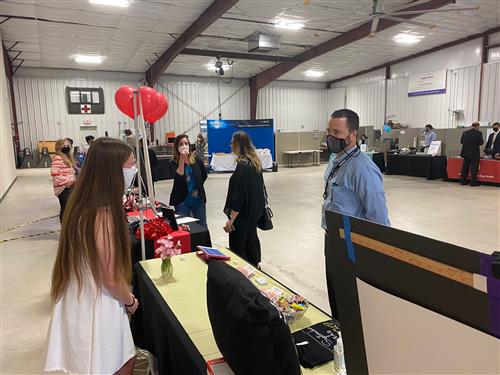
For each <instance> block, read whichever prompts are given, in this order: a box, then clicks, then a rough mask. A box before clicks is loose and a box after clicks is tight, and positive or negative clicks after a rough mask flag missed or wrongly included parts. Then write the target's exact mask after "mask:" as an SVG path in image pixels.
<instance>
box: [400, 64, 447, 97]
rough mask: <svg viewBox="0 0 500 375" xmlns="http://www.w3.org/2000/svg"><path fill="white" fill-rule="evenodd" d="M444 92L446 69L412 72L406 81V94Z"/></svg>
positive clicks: (416, 94)
mask: <svg viewBox="0 0 500 375" xmlns="http://www.w3.org/2000/svg"><path fill="white" fill-rule="evenodd" d="M445 93H446V69H443V70H438V71H436V72H430V73H423V74H412V75H410V77H409V81H408V96H420V95H433V94H445Z"/></svg>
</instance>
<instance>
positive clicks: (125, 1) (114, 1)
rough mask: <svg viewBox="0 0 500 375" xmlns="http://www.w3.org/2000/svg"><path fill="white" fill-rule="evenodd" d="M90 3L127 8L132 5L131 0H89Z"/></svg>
mask: <svg viewBox="0 0 500 375" xmlns="http://www.w3.org/2000/svg"><path fill="white" fill-rule="evenodd" d="M89 3H90V4H96V5H109V6H113V7H122V8H126V7H128V6H129V5H130V2H129V0H89Z"/></svg>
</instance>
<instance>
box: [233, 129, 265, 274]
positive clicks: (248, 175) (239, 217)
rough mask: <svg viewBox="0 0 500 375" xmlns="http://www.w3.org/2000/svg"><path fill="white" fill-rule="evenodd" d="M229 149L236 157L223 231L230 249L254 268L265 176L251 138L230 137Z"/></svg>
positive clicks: (238, 134)
mask: <svg viewBox="0 0 500 375" xmlns="http://www.w3.org/2000/svg"><path fill="white" fill-rule="evenodd" d="M231 149H232V151H233V153H234V154H235V155H236V161H237V164H236V169H235V171H234V173H233V174H232V176H231V178H230V179H229V187H228V191H227V197H226V204H225V206H224V213H225V214H226V215H227V217H228V220H227V222H226V225H225V226H224V231H225V232H226V233H229V248H230V249H231V250H232V251H234V252H235V253H236V254H238V255H239V256H241V257H242V258H244V259H245V260H247V261H248V262H249V263H251V264H252V265H254V266H255V267H257V268H260V267H259V263H260V261H261V248H260V241H259V237H258V236H257V223H258V221H259V219H260V218H261V217H262V215H263V214H264V210H265V197H264V177H263V176H262V164H261V162H260V159H259V157H258V155H257V153H256V152H255V147H254V145H253V144H252V140H251V138H250V136H249V135H248V134H247V133H245V132H243V131H238V132H236V133H234V134H233V138H232V140H231Z"/></svg>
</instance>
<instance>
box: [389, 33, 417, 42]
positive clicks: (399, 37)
mask: <svg viewBox="0 0 500 375" xmlns="http://www.w3.org/2000/svg"><path fill="white" fill-rule="evenodd" d="M423 37H424V36H423V35H419V34H410V33H399V34H396V35H394V36H393V37H392V40H394V41H395V42H396V43H400V44H415V43H418V42H420V40H422V38H423Z"/></svg>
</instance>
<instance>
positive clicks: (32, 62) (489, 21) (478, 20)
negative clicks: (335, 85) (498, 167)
mask: <svg viewBox="0 0 500 375" xmlns="http://www.w3.org/2000/svg"><path fill="white" fill-rule="evenodd" d="M212 2H213V1H211V0H190V1H188V0H185V1H180V0H131V4H130V6H129V7H128V8H113V7H104V6H96V5H91V4H89V3H88V1H87V0H4V1H1V2H0V23H1V24H0V31H1V33H2V39H3V41H4V44H5V46H6V48H7V49H9V48H10V50H9V51H8V53H9V56H10V57H11V59H12V58H14V57H16V56H17V55H18V56H17V59H16V61H15V62H14V64H13V65H14V66H16V64H18V63H19V62H20V61H23V60H24V62H23V65H22V66H23V67H44V68H68V69H82V65H79V64H76V63H75V62H74V61H73V59H72V55H74V54H76V53H86V54H101V55H104V56H106V58H105V60H104V62H103V63H102V64H101V65H99V66H98V67H97V69H99V70H106V71H125V72H141V73H143V72H145V71H146V70H148V69H149V68H150V65H152V64H154V63H155V61H157V60H158V58H159V56H160V55H161V54H163V53H164V52H165V51H167V50H168V49H169V47H171V46H172V44H173V43H174V42H175V40H176V39H177V38H179V36H181V35H182V34H183V33H184V32H185V31H186V30H187V29H188V28H189V27H190V26H191V25H192V24H193V22H194V21H195V20H197V19H198V17H200V15H201V14H202V13H203V12H204V11H205V10H206V9H207V8H208V7H209V6H210V5H211V4H212ZM409 2H411V1H410V0H385V1H384V7H386V8H391V7H395V6H400V5H403V4H407V3H409ZM456 4H457V5H459V6H474V5H480V9H479V10H477V11H464V12H449V13H446V12H445V13H433V14H426V15H422V16H418V17H416V18H415V20H419V21H421V22H427V23H435V24H436V25H438V28H436V29H428V28H426V27H421V26H415V25H410V24H406V23H403V24H399V25H396V26H393V27H391V28H389V29H386V30H384V31H380V32H378V33H377V35H376V36H375V37H374V38H363V39H361V40H359V41H356V42H353V43H351V44H348V45H346V46H344V47H341V48H339V49H337V50H335V51H333V52H329V53H326V54H324V55H322V56H319V57H317V58H314V59H312V60H310V61H308V62H305V63H303V64H300V65H299V66H297V67H295V68H294V69H292V70H290V71H289V72H287V73H286V74H284V75H283V76H281V77H280V79H285V80H306V77H305V76H304V74H303V73H304V71H305V70H307V69H317V70H321V71H324V72H325V75H324V76H323V77H320V78H316V79H314V80H316V81H324V82H327V81H332V80H334V79H337V78H340V77H343V76H346V75H349V74H353V73H356V72H358V71H362V70H365V69H369V68H371V67H373V66H376V65H379V64H384V63H386V62H388V61H392V60H397V59H399V58H402V57H405V56H408V55H412V54H415V53H418V52H420V51H423V50H427V49H430V48H433V47H435V46H438V45H442V44H445V43H448V42H451V41H454V40H457V39H460V38H464V37H467V36H469V35H472V34H477V33H480V32H484V31H486V30H489V29H492V28H494V27H497V26H499V25H500V1H499V0H457V1H456ZM372 5H373V2H372V1H371V0H355V1H354V0H330V1H320V0H309V1H303V0H302V1H297V0H296V1H285V0H267V1H265V0H240V1H239V2H238V3H236V4H235V5H234V6H233V7H232V8H230V9H229V10H228V11H227V12H226V13H225V14H224V15H223V16H222V17H220V18H218V19H217V20H216V21H215V22H213V23H212V24H211V25H210V26H209V27H208V28H206V29H205V30H204V31H202V33H201V35H199V36H198V37H196V38H195V39H194V40H192V41H191V42H190V43H189V44H188V48H189V50H190V51H187V52H189V54H187V53H186V54H180V55H178V56H177V57H175V59H174V60H173V61H172V63H171V64H170V65H169V66H168V68H167V70H166V73H168V74H179V75H197V76H211V75H213V74H214V73H213V71H210V70H209V69H207V67H206V65H207V64H209V63H210V62H213V60H214V58H213V57H210V56H200V55H203V54H209V53H206V52H204V51H206V50H217V51H219V52H220V51H228V52H232V53H234V54H238V53H240V54H246V53H247V42H246V38H247V36H248V35H250V34H251V33H252V32H254V31H262V32H272V33H275V34H276V33H277V34H279V35H280V36H281V48H280V50H279V51H277V52H273V53H269V55H270V56H275V57H277V58H279V57H285V58H291V57H294V56H296V55H299V54H301V53H303V52H304V51H306V50H307V49H310V48H311V47H315V46H318V45H320V44H322V43H324V42H326V41H328V40H330V39H333V38H335V37H336V36H338V35H340V33H344V32H347V31H349V30H352V29H354V28H356V27H357V26H359V25H360V23H359V22H361V21H363V20H364V21H366V17H367V15H368V14H369V13H370V12H371V11H372ZM446 7H452V6H445V7H444V8H446ZM9 17H10V18H9ZM277 17H283V18H287V19H292V20H298V21H304V22H305V24H306V27H305V28H304V29H301V30H296V31H292V30H279V29H276V28H275V27H274V25H273V21H274V20H275V19H276V18H277ZM408 31H412V32H417V33H419V34H422V35H424V38H423V39H422V41H421V42H420V43H418V44H415V45H412V46H401V45H398V44H396V43H395V42H393V41H392V37H393V36H394V35H395V34H397V33H400V32H408ZM16 43H17V44H16ZM14 44H15V45H14ZM11 47H12V48H11ZM199 50H203V51H202V52H200V51H199ZM197 51H198V52H197ZM214 54H215V52H214ZM234 56H237V55H234ZM233 59H234V64H233V66H232V67H233V68H232V70H233V75H234V76H235V77H237V78H248V77H250V76H253V75H256V74H258V73H259V72H262V71H264V70H266V69H269V68H271V67H273V66H275V65H276V64H279V63H280V62H279V61H259V60H248V59H246V58H245V59H240V58H237V57H234V58H233ZM276 60H277V59H276ZM90 68H91V69H95V67H90ZM228 74H231V73H228ZM307 79H308V80H309V79H310V78H307Z"/></svg>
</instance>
